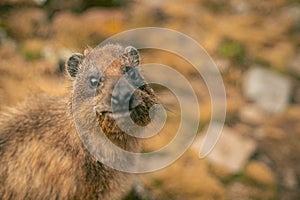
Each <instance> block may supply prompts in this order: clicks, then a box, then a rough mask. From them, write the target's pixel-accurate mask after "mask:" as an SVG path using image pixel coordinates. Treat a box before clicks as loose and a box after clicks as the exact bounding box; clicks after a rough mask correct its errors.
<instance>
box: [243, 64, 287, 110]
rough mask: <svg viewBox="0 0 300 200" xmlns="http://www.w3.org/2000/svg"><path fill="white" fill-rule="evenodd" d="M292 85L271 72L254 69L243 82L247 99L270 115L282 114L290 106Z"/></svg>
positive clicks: (284, 78) (282, 77)
mask: <svg viewBox="0 0 300 200" xmlns="http://www.w3.org/2000/svg"><path fill="white" fill-rule="evenodd" d="M291 89H292V85H291V82H290V81H289V79H288V78H286V77H284V76H283V75H279V74H276V73H274V72H272V71H270V70H267V69H263V68H259V67H254V68H252V69H250V70H249V71H248V72H247V73H246V75H245V78H244V80H243V90H244V91H243V92H244V95H245V97H246V98H248V99H249V100H251V101H254V103H255V104H257V105H258V106H259V107H260V108H261V109H263V110H264V111H266V112H268V113H273V114H275V113H280V112H282V111H284V110H285V108H286V107H287V106H288V104H289V100H290V95H291Z"/></svg>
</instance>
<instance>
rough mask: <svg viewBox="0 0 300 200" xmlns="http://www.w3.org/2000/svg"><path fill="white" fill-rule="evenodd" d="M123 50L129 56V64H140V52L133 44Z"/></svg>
mask: <svg viewBox="0 0 300 200" xmlns="http://www.w3.org/2000/svg"><path fill="white" fill-rule="evenodd" d="M124 51H125V54H126V55H127V56H128V58H129V61H130V64H132V65H133V66H134V67H136V66H139V65H140V64H141V60H140V54H139V52H138V50H137V49H136V48H134V47H133V46H128V47H126V48H125V50H124Z"/></svg>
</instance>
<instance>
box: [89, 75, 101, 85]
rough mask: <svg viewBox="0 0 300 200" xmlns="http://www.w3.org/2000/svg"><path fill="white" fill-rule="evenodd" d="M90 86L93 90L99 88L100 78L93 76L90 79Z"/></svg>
mask: <svg viewBox="0 0 300 200" xmlns="http://www.w3.org/2000/svg"><path fill="white" fill-rule="evenodd" d="M89 84H90V87H91V88H95V87H97V86H98V84H99V78H98V77H94V76H91V77H90V78H89Z"/></svg>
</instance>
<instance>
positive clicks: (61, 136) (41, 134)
mask: <svg viewBox="0 0 300 200" xmlns="http://www.w3.org/2000/svg"><path fill="white" fill-rule="evenodd" d="M0 127H1V130H0V185H1V187H0V197H1V199H118V198H120V195H121V194H123V192H125V191H126V190H128V189H127V188H122V187H120V185H119V184H120V183H121V182H123V183H124V182H125V183H126V182H128V181H129V180H130V179H129V177H127V175H126V174H123V173H120V172H117V171H114V170H112V169H110V168H108V167H105V166H103V165H102V164H100V163H98V162H97V161H94V160H93V158H91V157H90V156H89V154H88V152H87V151H86V150H85V149H84V147H83V145H82V143H81V141H80V139H79V138H78V136H77V133H76V129H75V127H74V124H73V121H72V117H71V114H70V113H68V102H67V100H66V99H61V98H53V97H47V96H44V97H42V98H37V99H34V98H33V99H32V100H29V101H27V103H25V104H23V105H20V106H19V107H17V108H15V109H14V110H11V111H10V112H9V113H6V114H2V115H1V116H0ZM128 185H129V187H130V184H128ZM122 190H124V191H123V192H122Z"/></svg>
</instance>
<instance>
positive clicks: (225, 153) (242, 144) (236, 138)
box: [192, 127, 257, 174]
mask: <svg viewBox="0 0 300 200" xmlns="http://www.w3.org/2000/svg"><path fill="white" fill-rule="evenodd" d="M203 139H204V137H201V138H199V139H198V140H196V141H195V143H194V145H193V146H192V148H193V149H195V150H197V149H198V150H199V149H200V147H201V143H202V142H203ZM256 146H257V144H256V142H255V140H253V139H251V138H248V137H245V136H241V135H240V134H239V133H237V132H235V131H234V130H233V129H231V128H228V127H225V128H224V129H223V131H222V135H221V137H220V139H219V140H218V142H217V144H216V145H215V146H214V148H213V150H212V151H211V152H210V154H209V155H208V156H207V159H208V161H209V162H210V163H211V164H213V165H217V166H221V167H224V168H226V169H227V170H228V172H230V173H232V174H235V173H238V172H240V171H241V170H242V169H243V168H244V166H245V164H246V163H247V161H248V159H249V157H250V156H251V155H252V154H253V153H254V151H255V149H256Z"/></svg>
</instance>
